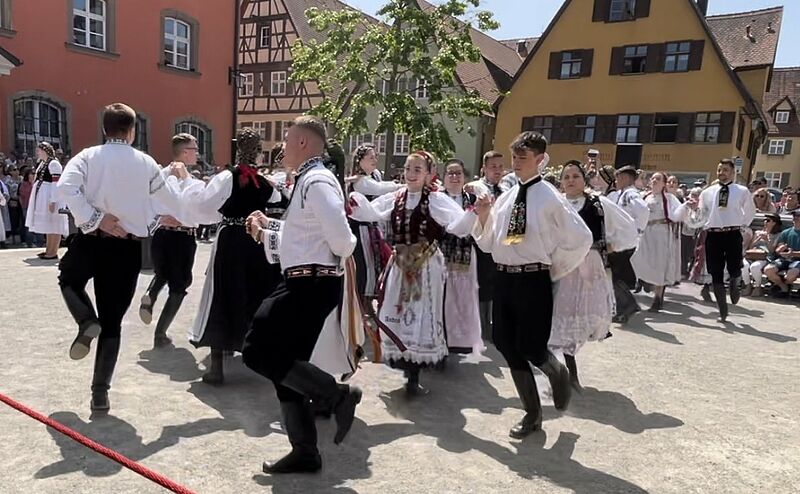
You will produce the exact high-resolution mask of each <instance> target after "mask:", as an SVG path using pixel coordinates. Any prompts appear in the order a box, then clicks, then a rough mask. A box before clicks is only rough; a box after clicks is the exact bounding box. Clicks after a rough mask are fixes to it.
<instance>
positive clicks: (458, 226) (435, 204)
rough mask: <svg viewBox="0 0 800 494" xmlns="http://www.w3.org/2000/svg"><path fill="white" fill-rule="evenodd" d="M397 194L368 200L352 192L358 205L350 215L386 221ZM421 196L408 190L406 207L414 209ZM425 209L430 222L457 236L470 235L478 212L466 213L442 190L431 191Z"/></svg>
mask: <svg viewBox="0 0 800 494" xmlns="http://www.w3.org/2000/svg"><path fill="white" fill-rule="evenodd" d="M398 194H400V192H393V193H391V194H385V195H382V196H380V197H378V198H376V199H375V200H373V201H372V202H369V201H367V198H366V197H364V196H363V195H362V194H359V193H358V192H353V193H351V194H350V197H351V198H352V199H354V200H355V201H356V204H357V205H358V206H357V207H356V208H355V209H354V210H353V212H352V213H351V214H350V216H351V217H352V218H353V219H354V220H356V221H387V220H389V219H390V218H391V217H392V211H393V210H394V205H395V200H396V199H397V196H398ZM421 198H422V192H409V193H408V197H407V198H406V210H413V209H414V208H416V207H417V205H419V201H420V199H421ZM428 211H429V212H430V215H431V218H433V221H435V222H436V223H438V224H439V225H440V226H441V227H442V228H444V229H445V231H446V232H447V233H449V234H451V235H455V236H456V237H466V236H467V235H469V234H470V232H471V231H472V228H473V227H474V226H475V223H476V222H477V219H478V216H477V215H475V214H473V213H467V212H465V211H464V210H463V209H462V208H461V206H459V205H458V204H456V202H455V201H453V200H452V199H451V198H450V197H448V196H447V194H445V193H443V192H431V193H430V194H429V195H428Z"/></svg>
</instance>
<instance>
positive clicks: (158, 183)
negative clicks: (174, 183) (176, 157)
mask: <svg viewBox="0 0 800 494" xmlns="http://www.w3.org/2000/svg"><path fill="white" fill-rule="evenodd" d="M165 185H166V182H165V181H164V177H162V176H161V173H160V172H156V174H155V175H153V176H152V177H151V178H150V195H153V194H155V193H156V192H158V191H159V190H161V189H162V188H163V187H164V186H165Z"/></svg>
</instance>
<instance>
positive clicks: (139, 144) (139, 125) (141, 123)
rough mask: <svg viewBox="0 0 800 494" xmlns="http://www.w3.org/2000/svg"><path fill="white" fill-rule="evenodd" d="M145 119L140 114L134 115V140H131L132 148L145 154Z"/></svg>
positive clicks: (146, 143) (146, 144) (146, 142)
mask: <svg viewBox="0 0 800 494" xmlns="http://www.w3.org/2000/svg"><path fill="white" fill-rule="evenodd" d="M147 130H148V129H147V119H146V118H144V117H143V116H142V115H141V114H139V113H137V114H136V138H135V139H134V140H133V147H135V148H136V149H138V150H139V151H142V152H143V153H146V152H147V150H148V148H149V146H148V133H147Z"/></svg>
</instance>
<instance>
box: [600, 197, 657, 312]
mask: <svg viewBox="0 0 800 494" xmlns="http://www.w3.org/2000/svg"><path fill="white" fill-rule="evenodd" d="M608 198H609V200H611V201H612V202H614V204H616V205H617V206H619V207H620V208H622V210H623V211H625V212H626V213H628V215H629V216H630V217H631V218H633V221H634V225H635V227H636V231H637V235H636V237H635V238H631V239H629V241H628V242H627V244H628V248H626V249H624V250H619V251H617V252H612V253H609V255H608V264H609V266H610V267H611V280H612V283H613V285H614V300H615V303H616V307H617V314H616V315H615V316H614V321H615V322H618V323H622V324H624V323H626V322H627V321H628V318H629V317H630V316H631V315H633V314H635V313H636V312H639V310H640V307H639V303H638V302H636V299H635V298H634V296H633V294H632V293H631V290H633V289H634V288H635V286H636V273H635V271H634V269H633V265H632V264H631V258H632V257H633V254H634V253H635V252H636V248H637V247H638V245H639V239H640V237H641V235H642V234H643V233H644V230H645V228H647V221H648V220H649V219H650V209H649V208H648V207H647V203H645V202H644V199H642V196H641V195H640V194H639V191H638V190H637V189H636V187H634V186H633V185H631V186H630V187H627V188H625V189H624V190H619V191H614V192H611V193H610V194H609V196H608Z"/></svg>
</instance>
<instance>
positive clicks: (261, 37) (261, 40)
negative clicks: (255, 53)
mask: <svg viewBox="0 0 800 494" xmlns="http://www.w3.org/2000/svg"><path fill="white" fill-rule="evenodd" d="M265 33H266V36H264V34H265ZM271 39H272V26H261V28H260V29H259V30H258V47H259V48H269V47H270V45H271V44H272V41H271ZM265 40H266V43H264V41H265Z"/></svg>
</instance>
